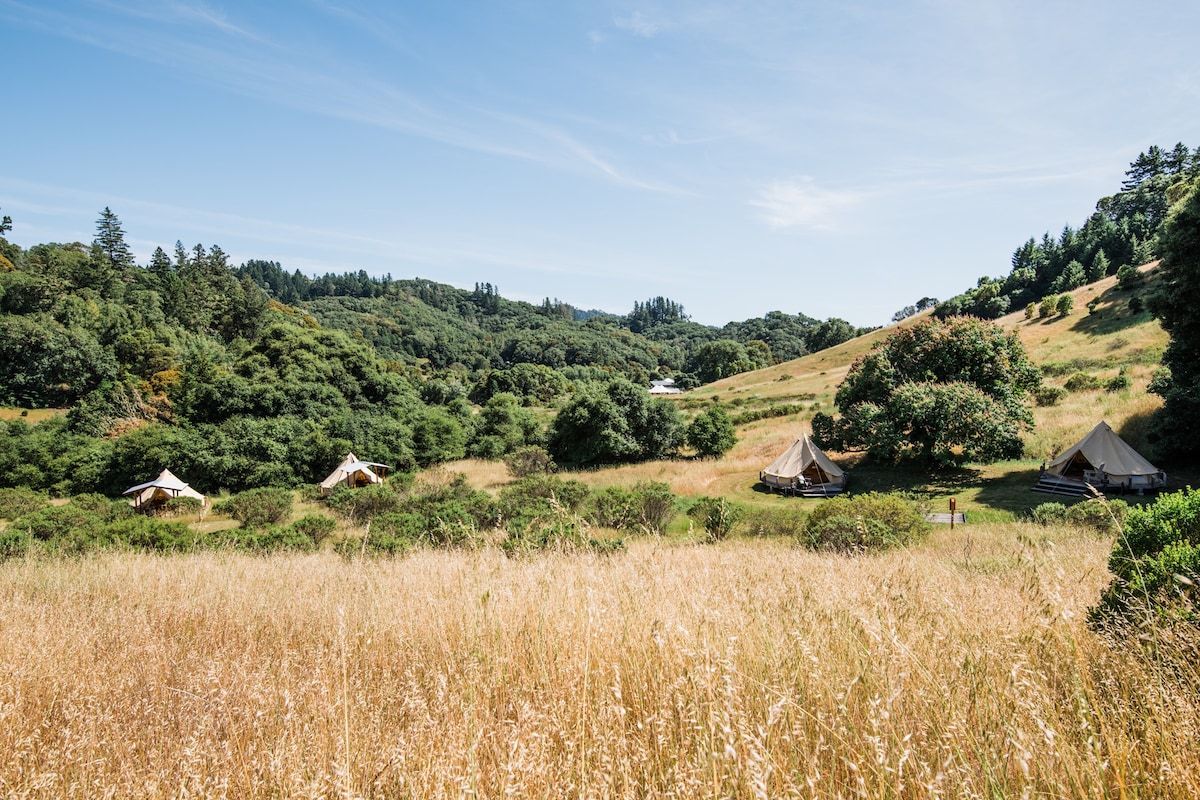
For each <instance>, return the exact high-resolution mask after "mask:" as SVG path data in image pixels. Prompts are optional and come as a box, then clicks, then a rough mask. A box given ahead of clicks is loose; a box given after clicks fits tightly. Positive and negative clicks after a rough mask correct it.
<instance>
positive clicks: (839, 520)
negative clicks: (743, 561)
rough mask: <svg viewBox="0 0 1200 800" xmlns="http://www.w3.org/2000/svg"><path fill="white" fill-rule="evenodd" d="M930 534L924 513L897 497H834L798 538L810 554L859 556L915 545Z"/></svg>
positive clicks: (913, 503) (871, 494)
mask: <svg viewBox="0 0 1200 800" xmlns="http://www.w3.org/2000/svg"><path fill="white" fill-rule="evenodd" d="M929 530H930V525H929V523H928V522H926V521H925V509H924V508H923V506H922V505H921V504H920V503H918V502H917V501H915V500H912V499H910V498H908V497H905V496H903V495H900V494H879V493H876V492H868V493H867V494H862V495H856V496H851V497H834V498H832V499H830V500H827V501H825V502H823V503H821V504H820V505H819V506H817V507H816V508H815V509H813V511H812V513H811V514H809V516H808V519H807V520H806V521H805V523H804V528H803V530H802V531H801V534H800V540H801V542H803V544H804V545H805V546H806V547H808V548H809V549H812V550H832V551H836V552H841V553H859V552H864V551H867V550H884V549H887V548H890V547H900V546H908V545H910V544H914V543H916V542H917V541H918V540H920V539H921V538H922V537H923V536H925V534H927V533H928V532H929Z"/></svg>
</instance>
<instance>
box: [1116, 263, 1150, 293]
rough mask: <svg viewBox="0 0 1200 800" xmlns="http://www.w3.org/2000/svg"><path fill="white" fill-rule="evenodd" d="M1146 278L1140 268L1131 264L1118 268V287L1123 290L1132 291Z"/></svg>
mask: <svg viewBox="0 0 1200 800" xmlns="http://www.w3.org/2000/svg"><path fill="white" fill-rule="evenodd" d="M1143 278H1144V276H1143V275H1142V273H1141V272H1138V268H1137V267H1135V266H1133V265H1131V264H1122V265H1121V266H1120V267H1118V268H1117V285H1118V286H1120V287H1121V288H1122V289H1132V288H1133V287H1135V286H1138V285H1139V284H1141V282H1142V280H1143Z"/></svg>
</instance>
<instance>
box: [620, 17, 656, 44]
mask: <svg viewBox="0 0 1200 800" xmlns="http://www.w3.org/2000/svg"><path fill="white" fill-rule="evenodd" d="M613 25H615V26H616V27H617V28H618V29H619V30H623V31H629V32H630V33H632V34H633V35H634V36H641V37H642V38H644V39H652V38H654V37H655V36H656V35H658V32H659V31H660V30H662V28H663V23H662V22H660V21H658V20H653V19H650V18H649V17H647V16H646V15H645V14H643V13H642V12H640V11H634V12H633V13H632V14H630V15H629V16H628V17H617V18H616V19H614V20H613Z"/></svg>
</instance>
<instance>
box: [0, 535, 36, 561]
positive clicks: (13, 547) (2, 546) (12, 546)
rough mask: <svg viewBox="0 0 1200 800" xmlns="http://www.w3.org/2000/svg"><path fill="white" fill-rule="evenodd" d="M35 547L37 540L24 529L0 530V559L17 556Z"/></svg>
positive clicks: (31, 550)
mask: <svg viewBox="0 0 1200 800" xmlns="http://www.w3.org/2000/svg"><path fill="white" fill-rule="evenodd" d="M36 548H37V541H36V540H35V539H34V538H33V537H32V536H30V535H29V534H28V533H26V532H25V531H14V530H11V529H10V530H4V531H0V561H3V560H4V559H7V558H19V557H21V556H23V555H25V554H26V553H30V552H33V551H34V550H35V549H36Z"/></svg>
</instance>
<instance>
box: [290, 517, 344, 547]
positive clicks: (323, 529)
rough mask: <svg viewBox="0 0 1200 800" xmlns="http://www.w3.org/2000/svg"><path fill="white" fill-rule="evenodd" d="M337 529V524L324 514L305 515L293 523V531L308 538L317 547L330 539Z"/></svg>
mask: <svg viewBox="0 0 1200 800" xmlns="http://www.w3.org/2000/svg"><path fill="white" fill-rule="evenodd" d="M336 528H337V522H335V521H334V520H333V519H331V518H329V517H326V516H325V515H323V514H305V515H304V516H303V517H301V518H300V519H298V520H296V521H295V522H293V523H292V530H294V531H295V532H296V533H298V534H300V535H301V536H307V537H308V538H309V539H311V540H312V542H313V544H315V545H317V546H320V544H321V542H323V541H325V540H326V539H327V538H329V535H330V534H331V533H333V532H334V530H335V529H336Z"/></svg>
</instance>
